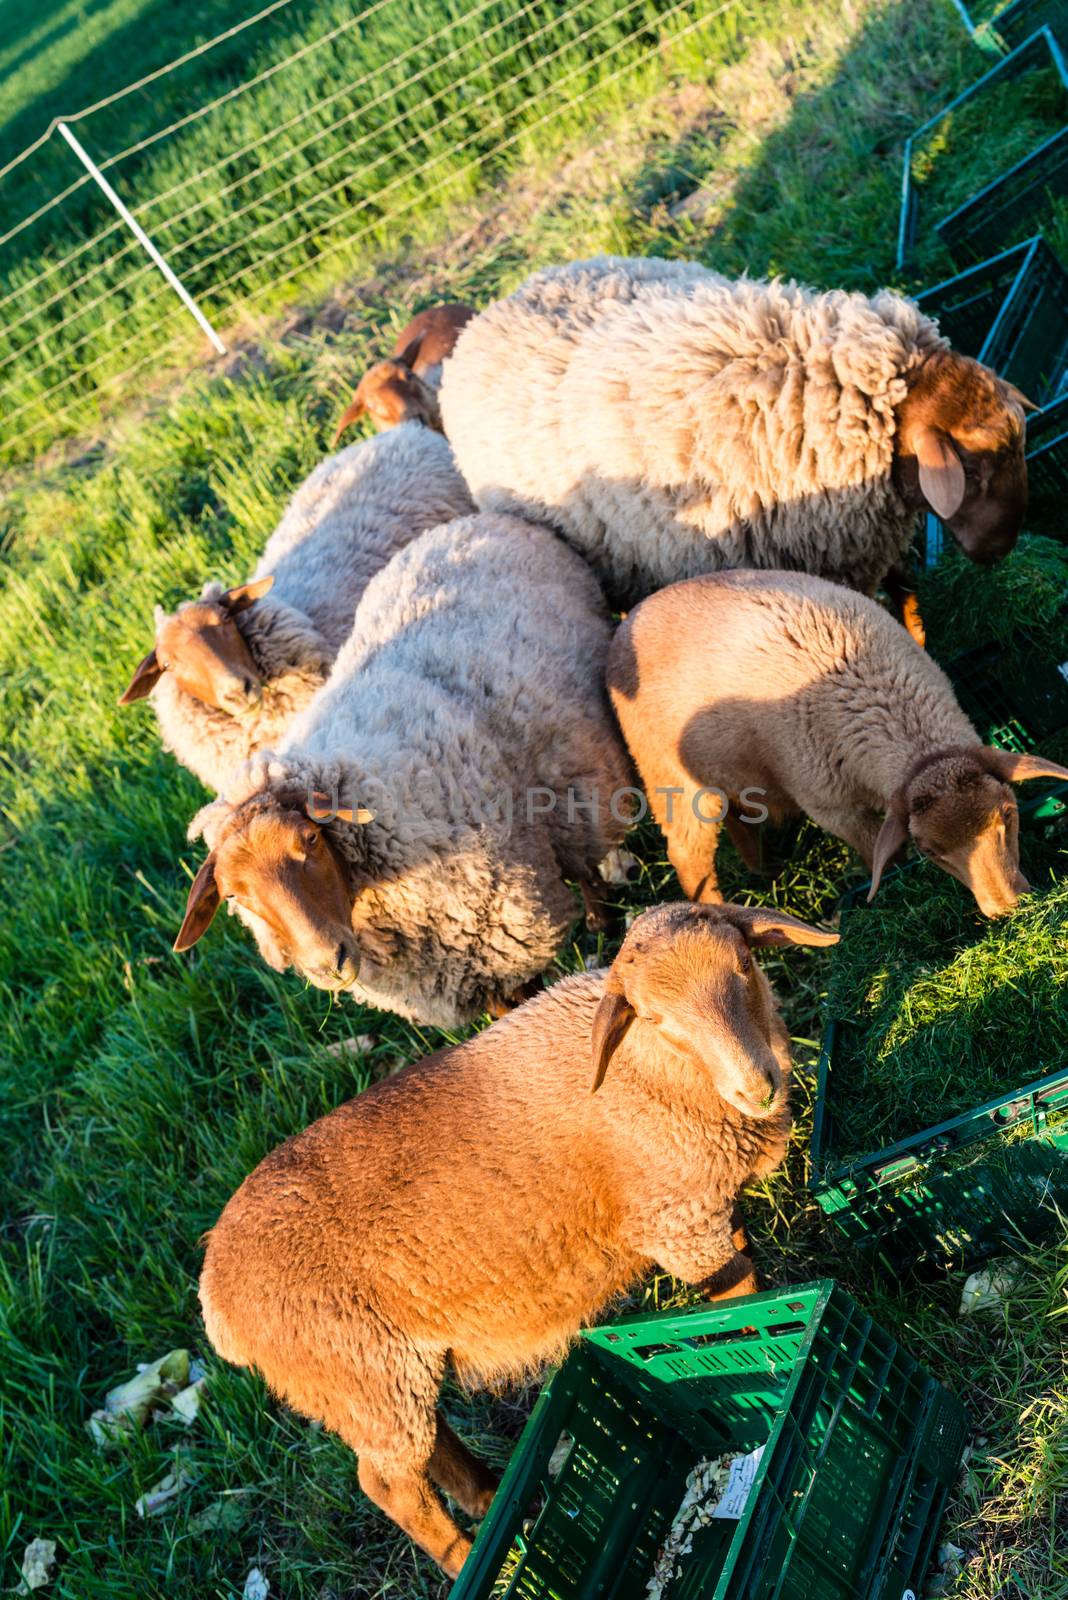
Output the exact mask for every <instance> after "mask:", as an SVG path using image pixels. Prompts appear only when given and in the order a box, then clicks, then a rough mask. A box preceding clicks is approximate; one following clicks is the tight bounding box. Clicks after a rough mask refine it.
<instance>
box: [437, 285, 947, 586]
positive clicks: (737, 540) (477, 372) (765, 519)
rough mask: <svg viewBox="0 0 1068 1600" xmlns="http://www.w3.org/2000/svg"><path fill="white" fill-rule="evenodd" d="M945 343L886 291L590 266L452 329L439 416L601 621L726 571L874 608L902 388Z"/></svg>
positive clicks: (899, 524)
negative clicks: (776, 570)
mask: <svg viewBox="0 0 1068 1600" xmlns="http://www.w3.org/2000/svg"><path fill="white" fill-rule="evenodd" d="M668 267H672V268H676V267H678V268H679V270H673V271H667V270H665V269H666V268H668ZM687 268H688V270H686V269H687ZM628 274H629V275H631V281H629V282H628ZM943 347H944V341H943V340H942V339H941V337H940V336H939V334H938V331H937V328H936V326H935V324H934V323H933V322H931V321H930V319H928V318H926V317H924V316H923V315H922V314H921V313H920V312H919V311H918V309H917V308H916V307H915V306H914V305H912V304H911V303H910V302H908V301H907V300H904V299H903V298H901V297H900V296H898V295H896V294H892V293H889V292H884V293H881V294H879V295H877V296H875V297H874V298H869V297H867V296H864V295H861V294H849V293H845V292H843V291H833V292H830V293H818V292H816V291H814V290H811V289H807V288H804V287H802V286H800V285H798V284H796V283H783V282H780V281H777V280H775V281H770V282H757V281H750V280H748V279H744V278H743V279H740V280H737V281H730V280H727V279H725V278H723V277H721V276H719V275H718V274H715V273H709V272H706V271H704V270H703V269H699V268H694V267H693V266H692V265H691V264H681V265H680V264H675V263H660V264H658V269H657V270H655V271H652V270H650V269H649V264H648V263H643V262H628V261H626V260H622V259H619V258H604V259H603V260H601V261H594V262H578V263H574V264H573V265H572V266H571V267H568V268H564V269H558V270H557V271H556V272H554V273H552V274H548V273H546V274H537V275H535V277H534V278H532V279H530V280H528V282H527V283H526V284H524V285H523V286H522V287H521V288H520V289H519V290H517V291H516V293H515V294H514V295H512V296H511V297H509V298H508V299H505V300H502V301H499V302H497V303H496V304H495V305H493V306H490V307H489V308H488V309H487V310H486V311H484V312H483V313H481V315H480V316H478V317H476V318H474V319H473V320H472V321H471V322H470V323H468V325H467V327H466V328H465V329H464V330H463V332H462V333H461V335H460V338H459V341H458V342H457V346H456V349H455V351H454V352H453V355H452V357H451V358H450V361H449V365H448V367H447V369H446V373H445V379H444V382H443V387H442V415H443V419H444V425H445V429H446V432H447V434H448V436H449V438H450V440H451V442H452V445H453V449H454V451H455V454H456V458H457V461H458V463H459V466H460V469H461V471H462V472H463V473H464V476H465V477H466V479H467V482H468V484H469V486H470V488H471V490H472V493H473V494H474V496H475V500H476V502H477V503H478V504H479V505H480V506H485V507H487V508H493V509H498V510H505V511H513V512H518V513H520V514H522V515H527V516H530V517H533V518H535V519H538V520H541V521H544V522H547V523H548V524H549V525H550V526H553V527H555V528H557V529H558V530H559V531H560V532H561V533H563V534H564V535H565V537H567V538H568V540H569V541H570V542H571V543H572V544H573V545H574V546H575V547H576V548H577V549H579V550H581V551H582V552H583V553H584V554H585V555H586V556H587V557H588V559H589V560H590V561H591V562H592V563H593V565H594V567H595V570H596V571H597V572H598V575H599V576H600V577H601V579H602V581H603V582H604V584H605V586H606V589H607V592H608V595H609V598H610V599H611V600H612V601H614V602H616V603H618V604H625V605H629V604H632V603H633V602H634V601H636V600H637V599H640V598H641V597H642V596H643V595H645V594H648V593H650V592H651V591H652V590H654V589H656V588H660V587H662V586H663V585H664V584H666V583H670V582H674V581H677V580H678V579H681V578H686V577H692V576H696V575H698V574H700V573H702V572H708V571H715V570H718V569H720V568H723V567H741V566H763V567H791V568H798V569H801V570H804V571H811V572H815V573H817V574H822V575H825V576H829V577H835V578H838V579H839V580H843V579H844V580H845V581H847V582H849V583H851V584H853V585H854V586H855V587H857V588H860V589H863V590H866V591H869V590H871V589H873V588H874V586H875V585H876V584H877V582H878V581H879V579H880V578H881V577H882V576H883V575H884V574H885V572H886V571H887V570H888V568H889V567H890V566H891V565H892V564H893V563H894V561H896V560H898V559H900V558H901V557H902V556H903V555H904V553H905V551H906V550H907V548H908V545H909V542H910V540H911V538H912V534H913V530H914V524H915V513H914V512H913V511H910V510H909V509H908V508H907V507H906V506H905V504H904V502H903V501H902V500H901V498H900V497H899V496H898V494H897V493H896V490H895V489H894V486H893V483H892V480H891V466H892V461H893V448H894V431H895V408H896V407H897V406H898V405H899V404H900V402H901V401H902V400H903V398H904V396H905V392H906V386H905V373H906V372H907V371H908V370H909V369H910V367H911V366H912V365H914V364H915V363H916V362H918V361H919V360H920V359H921V358H922V357H923V356H924V355H926V354H928V353H929V352H930V351H932V350H934V349H939V348H943Z"/></svg>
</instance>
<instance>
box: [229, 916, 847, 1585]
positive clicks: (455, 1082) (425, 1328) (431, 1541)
mask: <svg viewBox="0 0 1068 1600" xmlns="http://www.w3.org/2000/svg"><path fill="white" fill-rule="evenodd" d="M837 938H838V935H837V934H834V933H827V932H824V931H822V930H820V929H817V928H812V927H809V926H807V925H806V924H805V923H803V922H799V921H798V920H797V919H796V918H794V917H791V916H788V915H786V914H785V913H781V912H778V911H774V910H764V909H761V908H758V907H749V906H734V905H724V906H715V907H708V906H689V905H665V906H659V907H656V908H654V909H653V910H650V911H645V912H643V913H642V915H641V916H640V917H638V918H637V919H636V920H635V922H634V923H633V925H632V926H631V929H630V931H629V933H628V934H627V937H626V939H625V940H624V942H623V945H622V948H621V949H620V952H619V954H618V955H617V957H616V959H615V961H614V962H613V963H612V965H611V967H610V968H609V969H608V971H607V972H606V971H597V972H589V973H580V974H578V975H576V976H571V977H567V978H564V979H562V980H561V981H560V982H558V983H556V984H554V985H553V987H552V988H550V989H548V990H545V991H543V992H542V993H541V994H540V995H538V996H537V997H536V998H534V999H531V1000H529V1001H528V1002H527V1003H526V1004H525V1005H523V1006H521V1007H520V1008H519V1010H517V1011H515V1012H513V1013H512V1014H511V1015H510V1016H508V1017H506V1018H505V1019H504V1020H503V1021H500V1022H497V1023H496V1024H494V1025H493V1026H492V1027H490V1028H488V1029H487V1030H486V1031H485V1032H483V1033H480V1034H477V1035H476V1036H475V1037H474V1038H471V1039H468V1040H467V1041H465V1042H464V1043H463V1044H459V1045H453V1046H452V1047H451V1048H449V1049H445V1050H441V1051H438V1052H437V1053H436V1054H435V1055H432V1056H430V1057H428V1058H426V1059H425V1060H422V1061H418V1062H416V1063H414V1064H413V1065H411V1066H409V1067H406V1068H405V1069H403V1070H402V1071H401V1072H400V1073H398V1074H396V1075H395V1076H393V1077H391V1078H389V1079H386V1080H384V1081H382V1082H379V1083H377V1084H374V1085H372V1087H371V1088H369V1089H367V1090H365V1092H364V1093H363V1094H361V1095H360V1096H359V1097H358V1098H357V1099H355V1100H351V1101H349V1102H348V1104H347V1105H343V1106H341V1107H339V1109H338V1110H336V1111H333V1112H331V1113H330V1114H329V1115H328V1116H325V1117H323V1118H321V1119H320V1120H319V1121H318V1122H315V1123H313V1124H312V1125H311V1127H309V1128H307V1129H305V1131H304V1132H303V1133H300V1134H298V1135H297V1136H296V1137H295V1138H292V1139H289V1140H288V1141H287V1142H286V1143H285V1144H283V1145H281V1146H280V1147H279V1148H278V1149H276V1150H274V1151H273V1152H272V1153H271V1154H270V1155H268V1156H267V1157H266V1159H265V1160H264V1161H262V1162H261V1163H260V1165H259V1166H258V1167H257V1168H256V1169H255V1171H254V1172H253V1173H252V1174H251V1176H250V1177H248V1178H246V1180H245V1182H244V1183H243V1184H242V1185H241V1187H240V1189H238V1191H237V1193H236V1194H235V1195H234V1196H233V1198H232V1199H231V1200H230V1201H229V1203H228V1204H227V1206H226V1208H225V1209H224V1211H223V1213H222V1216H221V1217H220V1218H219V1221H218V1222H217V1223H216V1225H215V1227H214V1228H213V1229H212V1230H211V1233H210V1235H209V1237H208V1243H207V1252H206V1256H205V1261H204V1268H203V1273H202V1275H201V1279H200V1300H201V1306H202V1308H203V1313H204V1323H205V1326H206V1328H207V1332H208V1337H209V1339H210V1340H211V1343H212V1345H213V1346H214V1348H215V1349H216V1351H217V1352H218V1353H219V1354H220V1355H221V1356H222V1357H223V1358H224V1359H225V1360H227V1361H232V1362H235V1363H237V1364H238V1365H240V1366H251V1367H256V1368H258V1370H259V1371H260V1372H261V1373H262V1375H263V1377H264V1378H265V1379H266V1381H267V1384H268V1385H269V1387H270V1388H271V1389H272V1390H273V1391H274V1393H275V1394H277V1395H279V1396H280V1397H281V1398H283V1399H284V1400H285V1401H286V1402H287V1403H288V1404H289V1405H291V1406H293V1407H295V1408H296V1409H297V1410H298V1411H301V1412H303V1413H304V1414H305V1415H307V1416H309V1417H312V1418H315V1419H318V1420H320V1421H322V1422H323V1423H325V1424H326V1426H327V1427H329V1428H332V1429H334V1430H335V1431H336V1432H337V1433H339V1434H340V1435H341V1437H342V1438H343V1439H344V1440H345V1441H346V1443H347V1444H349V1445H351V1447H352V1449H353V1450H354V1451H355V1452H356V1454H357V1456H358V1457H359V1468H358V1470H359V1481H360V1485H361V1487H362V1488H363V1490H364V1492H365V1493H366V1494H367V1495H368V1496H369V1497H370V1499H371V1500H373V1501H374V1502H375V1504H376V1505H378V1506H379V1507H380V1508H381V1509H382V1510H383V1511H385V1512H386V1514H387V1515H388V1516H390V1517H391V1518H392V1519H393V1520H394V1521H395V1522H396V1523H398V1524H399V1526H400V1527H401V1528H402V1529H404V1531H405V1532H406V1533H408V1534H409V1535H410V1536H411V1538H412V1539H414V1540H415V1542H416V1543H417V1544H418V1545H420V1546H421V1548H422V1549H423V1550H425V1551H426V1552H427V1554H428V1555H430V1556H431V1557H433V1559H434V1560H435V1561H436V1562H438V1564H439V1565H440V1566H441V1567H442V1568H443V1569H444V1570H445V1571H446V1572H447V1573H448V1574H450V1575H451V1576H455V1574H456V1573H457V1572H459V1570H460V1568H461V1566H462V1565H463V1562H464V1559H465V1557H466V1555H467V1553H468V1550H469V1549H470V1545H471V1541H470V1539H469V1538H468V1537H467V1536H466V1534H464V1533H462V1532H461V1531H460V1529H459V1527H458V1526H457V1524H456V1523H455V1522H454V1521H453V1519H452V1517H451V1516H450V1515H449V1514H448V1513H447V1512H446V1510H445V1508H444V1507H443V1505H442V1503H441V1501H440V1499H439V1498H438V1496H437V1494H436V1493H435V1491H434V1488H433V1487H432V1485H433V1484H437V1486H438V1487H439V1488H440V1489H443V1490H444V1491H445V1492H446V1493H447V1494H448V1495H450V1496H451V1498H452V1499H453V1500H455V1501H456V1502H457V1503H458V1504H459V1506H460V1507H461V1508H462V1510H463V1511H465V1512H466V1513H467V1514H468V1515H469V1516H471V1517H476V1518H477V1517H481V1516H483V1515H484V1514H485V1512H486V1511H487V1510H488V1508H489V1504H490V1501H491V1500H492V1498H493V1494H494V1490H495V1488H496V1479H495V1477H494V1475H493V1474H492V1473H491V1471H490V1470H489V1468H488V1467H487V1466H485V1465H484V1464H483V1463H482V1462H481V1461H479V1460H478V1459H477V1458H476V1457H475V1456H473V1455H472V1454H471V1452H470V1451H469V1450H468V1449H467V1447H466V1446H465V1445H464V1444H463V1443H462V1442H461V1441H460V1440H459V1439H458V1438H457V1437H456V1435H455V1434H454V1433H453V1432H452V1430H451V1429H450V1428H449V1427H448V1425H447V1423H446V1422H445V1420H444V1418H443V1417H442V1416H441V1414H440V1413H439V1412H438V1411H437V1397H438V1391H439V1388H440V1386H441V1382H442V1378H443V1375H444V1372H445V1367H446V1363H447V1361H451V1363H452V1365H453V1367H454V1369H455V1370H456V1371H457V1372H458V1373H459V1375H460V1376H461V1377H462V1378H463V1379H465V1380H467V1381H469V1382H490V1381H494V1380H500V1379H502V1378H506V1377H509V1378H514V1377H517V1376H519V1375H522V1374H525V1373H528V1372H530V1371H532V1370H533V1369H535V1368H537V1367H539V1366H541V1365H542V1364H544V1363H545V1362H548V1361H552V1360H556V1359H559V1357H560V1355H561V1354H562V1353H563V1351H564V1349H565V1348H566V1346H567V1344H568V1343H569V1342H570V1341H571V1340H572V1339H573V1338H574V1336H575V1335H576V1334H577V1332H578V1330H579V1328H580V1326H581V1325H582V1324H583V1323H584V1322H588V1321H589V1320H590V1319H591V1318H593V1317H596V1316H597V1315H598V1314H599V1313H601V1312H602V1311H603V1310H604V1309H605V1308H606V1307H607V1306H608V1305H609V1303H610V1302H611V1300H612V1299H613V1297H614V1296H616V1295H617V1294H619V1293H620V1292H622V1291H623V1290H625V1289H627V1288H628V1287H630V1286H631V1285H633V1284H634V1283H635V1282H637V1281H639V1280H640V1279H641V1278H642V1276H643V1275H645V1274H646V1273H647V1272H648V1271H649V1270H650V1269H651V1267H652V1265H653V1263H654V1262H655V1263H658V1264H659V1265H660V1267H661V1268H663V1269H664V1270H665V1271H667V1272H671V1273H673V1274H675V1276H677V1277H679V1278H683V1279H685V1280H686V1282H688V1283H692V1284H698V1285H700V1286H702V1288H703V1289H704V1291H705V1293H706V1294H708V1295H709V1296H710V1297H715V1296H719V1295H725V1294H743V1293H748V1292H749V1291H750V1290H752V1289H754V1288H755V1287H756V1281H755V1277H754V1275H753V1268H752V1263H751V1260H750V1258H749V1256H748V1255H747V1254H746V1253H745V1250H744V1249H743V1248H740V1247H741V1246H743V1245H744V1232H740V1231H739V1229H738V1223H737V1217H736V1214H735V1210H734V1208H735V1202H736V1199H737V1196H738V1193H739V1191H740V1190H741V1188H742V1186H743V1185H744V1184H745V1183H746V1182H748V1181H749V1180H750V1179H753V1178H758V1177H762V1176H764V1175H766V1174H767V1173H769V1172H771V1171H773V1170H774V1168H775V1167H777V1166H778V1165H779V1163H780V1162H781V1160H782V1158H783V1155H784V1154H785V1151H786V1146H787V1142H788V1139H789V1135H790V1121H791V1119H790V1109H789V1099H788V1095H789V1079H790V1070H791V1061H790V1044H789V1037H788V1034H787V1031H786V1028H785V1027H784V1025H783V1022H782V1018H781V1016H780V1015H779V1011H778V1008H777V1006H776V1003H775V999H774V996H773V994H772V991H771V987H770V985H769V983H768V980H767V978H766V977H765V976H764V974H763V973H762V972H761V970H760V968H759V967H758V966H757V964H756V962H755V961H754V960H753V959H752V958H751V956H750V949H751V948H752V947H756V946H761V945H775V944H800V945H831V944H834V943H835V942H836V940H837ZM591 1090H592V1091H596V1092H591Z"/></svg>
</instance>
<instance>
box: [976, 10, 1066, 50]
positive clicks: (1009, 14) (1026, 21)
mask: <svg viewBox="0 0 1068 1600" xmlns="http://www.w3.org/2000/svg"><path fill="white" fill-rule="evenodd" d="M992 20H993V26H994V27H995V28H996V29H997V31H998V33H999V34H1000V36H1001V38H1002V39H1003V40H1004V41H1005V44H1006V45H1007V46H1008V48H1009V49H1010V50H1015V49H1016V47H1017V46H1018V45H1021V44H1023V42H1024V40H1025V39H1026V38H1028V37H1029V35H1030V34H1032V33H1034V31H1035V29H1036V28H1049V30H1050V32H1051V33H1052V34H1053V36H1054V38H1055V39H1056V40H1057V42H1058V44H1060V45H1061V46H1065V45H1068V0H1012V3H1011V4H1010V5H1007V6H1006V7H1005V9H1004V10H1003V11H999V12H998V13H997V14H996V16H995V17H994V18H993V19H992Z"/></svg>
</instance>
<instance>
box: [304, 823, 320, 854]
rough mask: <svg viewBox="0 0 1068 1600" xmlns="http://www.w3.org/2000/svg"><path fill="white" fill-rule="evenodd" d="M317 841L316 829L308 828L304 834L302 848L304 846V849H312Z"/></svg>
mask: <svg viewBox="0 0 1068 1600" xmlns="http://www.w3.org/2000/svg"><path fill="white" fill-rule="evenodd" d="M318 843H319V833H318V830H317V829H315V828H309V829H308V832H307V833H306V834H305V835H304V848H305V850H314V849H315V846H316V845H317V844H318Z"/></svg>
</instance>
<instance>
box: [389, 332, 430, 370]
mask: <svg viewBox="0 0 1068 1600" xmlns="http://www.w3.org/2000/svg"><path fill="white" fill-rule="evenodd" d="M423 338H424V335H423V334H421V333H417V334H416V336H415V338H414V339H409V340H408V343H407V344H406V345H405V346H404V349H403V350H401V351H399V352H398V353H397V354H396V355H395V356H394V357H393V359H394V361H399V362H400V364H401V366H402V367H414V366H415V363H416V362H417V361H418V359H419V348H420V346H421V345H422V343H423Z"/></svg>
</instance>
